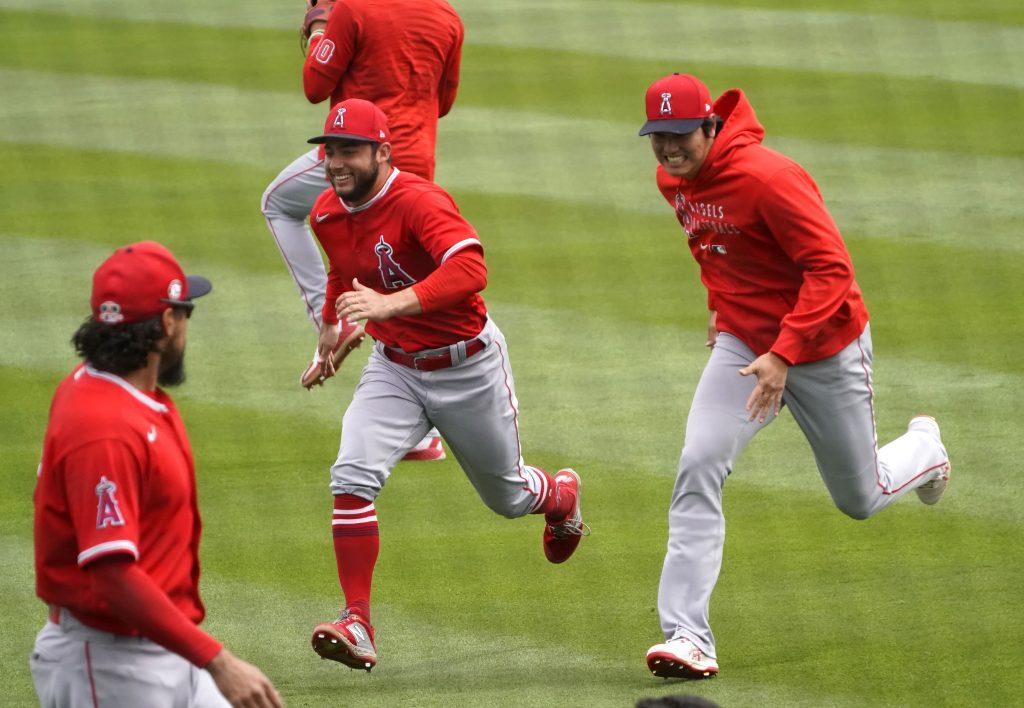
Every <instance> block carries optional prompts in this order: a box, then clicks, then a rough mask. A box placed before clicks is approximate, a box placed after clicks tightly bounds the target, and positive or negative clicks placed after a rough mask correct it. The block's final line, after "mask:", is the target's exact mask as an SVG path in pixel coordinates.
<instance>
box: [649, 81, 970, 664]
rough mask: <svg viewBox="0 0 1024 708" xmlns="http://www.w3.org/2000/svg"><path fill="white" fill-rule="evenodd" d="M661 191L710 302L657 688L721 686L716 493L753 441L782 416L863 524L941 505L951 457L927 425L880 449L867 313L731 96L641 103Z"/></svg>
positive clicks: (779, 163) (673, 527) (661, 95)
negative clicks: (715, 607)
mask: <svg viewBox="0 0 1024 708" xmlns="http://www.w3.org/2000/svg"><path fill="white" fill-rule="evenodd" d="M646 109H647V119H648V120H647V122H646V123H645V124H644V126H643V128H642V129H641V130H640V135H649V136H650V142H651V147H652V148H653V150H654V156H655V158H656V159H657V161H658V167H657V183H658V188H659V189H660V190H661V193H662V195H664V197H665V199H666V200H667V201H668V203H669V204H671V205H672V206H673V207H674V209H675V212H676V217H677V218H678V219H679V223H680V224H681V225H682V227H683V231H684V232H685V233H686V240H687V243H688V245H689V247H690V251H691V252H692V253H693V257H694V258H695V259H696V260H697V263H698V264H699V266H700V274H701V280H702V282H703V283H704V285H705V286H706V287H707V289H708V308H709V310H710V319H709V325H708V341H707V344H708V346H710V347H711V355H710V357H709V358H708V363H707V365H706V366H705V368H704V372H703V374H702V375H701V377H700V382H699V383H698V384H697V389H696V391H695V392H694V397H693V402H692V403H691V405H690V414H689V417H688V419H687V423H686V440H685V443H684V446H683V452H682V456H681V458H680V460H679V467H678V476H677V478H676V484H675V489H674V490H673V493H672V502H671V505H670V507H669V540H668V552H667V554H666V556H665V564H664V568H663V570H662V574H661V586H660V588H659V592H658V612H659V615H660V618H661V629H662V632H663V633H664V636H665V640H666V641H665V642H664V643H661V644H657V645H655V646H653V647H651V649H650V650H649V651H648V652H647V665H648V668H649V669H650V670H651V671H652V672H653V673H654V675H655V676H663V677H687V678H701V677H708V676H713V675H714V674H716V673H717V672H718V659H717V658H716V657H717V652H716V648H715V639H714V636H713V634H712V632H711V626H710V624H709V621H708V603H709V600H710V598H711V592H712V590H713V589H714V586H715V582H716V580H717V579H718V572H719V569H720V567H721V563H722V547H723V544H724V541H725V521H724V518H723V516H722V485H723V484H724V483H725V479H726V477H728V475H729V474H730V472H731V471H732V468H733V464H734V462H735V461H736V458H737V457H738V456H739V454H740V453H741V452H742V451H743V449H744V448H745V447H746V445H747V443H748V442H750V440H751V438H753V436H754V435H755V434H756V433H757V432H758V431H759V430H761V429H762V428H764V427H765V426H766V425H768V424H769V423H770V422H771V421H772V420H774V419H775V417H776V416H777V415H778V413H779V411H780V409H781V408H782V406H783V405H786V406H788V407H789V409H790V411H791V412H792V414H793V418H794V419H795V420H796V422H797V424H798V425H799V426H800V429H801V430H802V431H803V433H804V435H805V436H806V438H807V441H808V442H809V443H810V445H811V449H812V451H813V452H814V458H815V460H816V462H817V465H818V470H819V472H820V473H821V477H822V479H823V480H824V482H825V486H826V487H827V488H828V491H829V494H831V496H832V500H833V501H834V502H835V504H836V506H837V507H838V508H839V509H840V511H842V512H843V513H844V514H847V515H848V516H850V517H852V518H855V519H867V518H868V517H870V516H872V515H874V514H875V513H877V512H878V511H880V510H881V509H883V508H885V507H886V506H888V505H889V504H892V503H893V502H895V501H896V500H897V499H899V498H900V497H902V496H903V495H904V494H906V493H907V492H909V491H910V490H916V492H917V495H918V497H919V498H920V499H921V501H923V502H924V503H925V504H935V503H936V502H938V501H939V499H940V497H941V496H942V494H943V492H944V491H945V489H946V485H947V482H948V480H949V469H950V466H949V458H948V456H947V455H946V450H945V448H944V447H943V444H942V440H941V439H940V438H939V426H938V424H937V423H936V422H935V420H934V419H932V418H930V417H927V416H916V417H914V418H912V419H911V420H910V424H909V426H908V428H907V432H906V433H905V434H903V435H902V436H900V437H899V438H897V439H896V440H894V441H892V442H891V443H889V444H888V445H886V446H884V447H882V448H878V447H877V436H876V432H875V417H874V396H873V389H872V384H871V357H872V350H871V331H870V328H869V327H868V312H867V308H866V307H865V306H864V301H863V299H862V298H861V292H860V288H859V287H858V285H857V282H856V280H854V275H853V264H852V263H851V261H850V256H849V253H847V250H846V246H845V244H844V243H843V239H842V236H841V235H840V234H839V230H838V228H837V227H836V225H835V222H833V220H832V217H831V216H830V215H829V213H828V211H827V210H826V208H825V205H824V203H823V200H822V197H821V194H820V193H819V191H818V188H817V186H816V185H815V183H814V181H813V180H812V179H811V177H810V175H808V174H807V172H806V171H805V170H804V169H803V168H802V167H800V165H798V164H797V163H796V162H794V161H793V160H790V159H789V158H787V157H784V156H783V155H780V154H778V153H776V152H773V151H771V150H769V149H767V148H765V147H763V146H762V145H761V140H762V138H763V137H764V128H763V127H762V126H761V124H760V123H759V122H758V120H757V118H756V116H755V115H754V110H753V108H752V107H751V105H750V103H749V102H748V101H747V98H746V96H745V95H744V94H743V92H742V91H741V90H739V89H733V90H730V91H727V92H725V93H724V94H723V95H722V96H720V97H719V98H718V100H717V101H715V102H713V103H712V101H711V97H710V94H709V93H708V89H707V87H706V86H705V85H704V84H703V83H702V82H701V81H700V80H699V79H697V78H695V77H693V76H686V75H679V74H672V75H671V76H666V77H664V78H662V79H659V80H658V81H656V82H654V84H653V85H651V87H650V88H649V89H648V90H647V95H646Z"/></svg>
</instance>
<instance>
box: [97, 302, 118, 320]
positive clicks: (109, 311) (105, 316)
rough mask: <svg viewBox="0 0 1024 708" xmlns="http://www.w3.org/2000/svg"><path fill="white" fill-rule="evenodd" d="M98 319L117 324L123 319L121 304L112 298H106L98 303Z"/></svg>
mask: <svg viewBox="0 0 1024 708" xmlns="http://www.w3.org/2000/svg"><path fill="white" fill-rule="evenodd" d="M100 320H101V321H102V322H106V323H107V324H117V323H118V322H121V321H122V320H124V313H122V312H121V306H120V305H118V304H117V303H116V302H114V301H113V300H107V301H106V302H104V303H102V304H100Z"/></svg>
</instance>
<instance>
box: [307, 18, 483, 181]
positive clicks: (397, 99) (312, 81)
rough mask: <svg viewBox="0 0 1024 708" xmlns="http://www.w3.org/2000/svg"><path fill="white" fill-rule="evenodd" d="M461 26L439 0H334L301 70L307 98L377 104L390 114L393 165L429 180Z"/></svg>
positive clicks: (450, 94) (452, 87)
mask: <svg viewBox="0 0 1024 708" xmlns="http://www.w3.org/2000/svg"><path fill="white" fill-rule="evenodd" d="M463 36H464V29H463V26H462V21H461V20H460V19H459V16H458V14H457V13H456V12H455V10H454V9H453V8H452V6H451V5H449V4H448V3H447V2H445V1H444V0H417V1H416V2H408V0H345V1H344V2H338V3H335V5H334V9H333V10H332V11H331V15H330V18H329V19H328V21H327V28H326V30H325V33H324V35H323V36H322V37H319V38H314V40H313V42H312V43H311V44H310V47H309V54H308V56H307V57H306V63H305V65H304V67H303V74H302V76H303V85H304V87H305V91H306V97H307V98H308V99H309V100H310V101H312V102H314V103H319V102H320V101H323V100H324V99H326V98H327V97H328V96H329V97H330V99H331V105H334V104H335V103H338V102H339V101H343V100H345V99H347V98H362V99H365V100H367V101H372V102H373V103H375V104H376V105H377V106H378V107H379V108H380V109H381V110H382V111H384V114H385V115H386V116H387V117H388V124H389V126H390V128H391V138H392V143H393V144H394V146H395V155H397V156H398V157H397V158H396V159H395V162H394V164H395V166H397V167H399V168H401V169H402V170H405V171H407V172H412V173H414V174H417V175H420V176H421V177H424V178H425V179H430V180H432V179H433V178H434V149H435V145H436V142H437V119H438V118H439V117H441V116H444V115H446V114H447V113H448V111H449V110H450V109H451V107H452V103H454V101H455V94H456V91H457V89H458V86H459V64H460V62H461V59H462V40H463Z"/></svg>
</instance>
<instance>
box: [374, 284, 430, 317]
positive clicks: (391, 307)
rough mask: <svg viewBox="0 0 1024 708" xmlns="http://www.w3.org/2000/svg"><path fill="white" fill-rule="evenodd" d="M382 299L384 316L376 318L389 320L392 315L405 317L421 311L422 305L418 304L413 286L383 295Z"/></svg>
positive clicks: (418, 300)
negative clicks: (383, 301)
mask: <svg viewBox="0 0 1024 708" xmlns="http://www.w3.org/2000/svg"><path fill="white" fill-rule="evenodd" d="M384 300H385V302H386V306H387V310H386V312H385V313H384V314H385V316H383V317H380V318H378V319H382V320H390V319H391V318H392V317H406V316H408V315H418V314H421V313H422V312H423V307H422V305H420V299H419V298H418V297H416V290H415V289H414V288H405V289H404V290H399V291H398V292H397V293H391V294H390V295H385V296H384Z"/></svg>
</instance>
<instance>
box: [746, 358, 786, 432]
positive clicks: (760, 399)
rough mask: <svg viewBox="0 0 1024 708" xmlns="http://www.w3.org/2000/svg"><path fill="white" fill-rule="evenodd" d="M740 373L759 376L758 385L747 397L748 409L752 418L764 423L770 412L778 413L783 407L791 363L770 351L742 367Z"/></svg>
mask: <svg viewBox="0 0 1024 708" xmlns="http://www.w3.org/2000/svg"><path fill="white" fill-rule="evenodd" d="M740 374H742V375H743V376H750V375H751V374H753V375H754V376H756V377H757V386H755V387H754V391H753V392H752V393H751V394H750V398H748V399H747V410H748V411H750V418H748V420H754V419H755V418H756V419H757V420H758V422H760V423H763V422H765V421H766V420H767V419H768V415H769V414H774V415H778V414H779V411H780V410H781V409H782V393H783V391H784V390H785V388H786V376H787V375H788V374H789V364H787V363H786V362H784V361H783V360H782V359H780V358H779V357H777V356H776V355H774V354H772V353H771V352H768V353H767V354H762V355H761V356H759V357H757V358H756V359H754V361H752V362H751V363H750V365H749V366H745V367H743V368H742V369H740Z"/></svg>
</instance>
